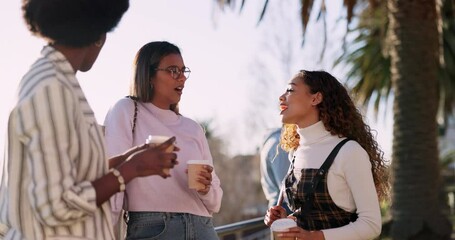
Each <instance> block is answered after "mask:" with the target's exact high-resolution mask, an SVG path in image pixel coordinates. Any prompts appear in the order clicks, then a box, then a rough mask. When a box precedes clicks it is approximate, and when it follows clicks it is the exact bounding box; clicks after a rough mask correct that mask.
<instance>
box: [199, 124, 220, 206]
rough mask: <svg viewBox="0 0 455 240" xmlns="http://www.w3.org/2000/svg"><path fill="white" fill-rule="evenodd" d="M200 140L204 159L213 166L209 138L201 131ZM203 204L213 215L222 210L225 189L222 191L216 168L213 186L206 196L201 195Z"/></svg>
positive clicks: (213, 174) (213, 175) (213, 173)
mask: <svg viewBox="0 0 455 240" xmlns="http://www.w3.org/2000/svg"><path fill="white" fill-rule="evenodd" d="M200 134H201V136H200V138H201V140H200V141H202V156H203V158H204V159H210V161H211V163H212V166H214V165H213V159H212V154H211V153H210V149H209V144H208V142H207V138H206V137H205V135H204V131H203V130H202V128H201V130H200ZM199 197H200V198H201V200H202V202H203V203H204V205H205V207H206V208H207V210H208V211H209V212H210V213H211V214H212V213H217V212H219V211H220V208H221V199H222V198H223V189H221V182H220V179H219V178H218V176H217V175H216V171H215V168H214V169H213V172H212V186H211V187H210V190H209V192H208V193H207V194H206V195H200V194H199Z"/></svg>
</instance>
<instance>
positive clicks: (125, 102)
mask: <svg viewBox="0 0 455 240" xmlns="http://www.w3.org/2000/svg"><path fill="white" fill-rule="evenodd" d="M134 108H135V107H134V101H133V100H132V99H129V98H126V97H124V98H121V99H119V100H117V102H115V103H114V105H112V107H111V109H110V111H116V112H117V111H121V112H126V111H134Z"/></svg>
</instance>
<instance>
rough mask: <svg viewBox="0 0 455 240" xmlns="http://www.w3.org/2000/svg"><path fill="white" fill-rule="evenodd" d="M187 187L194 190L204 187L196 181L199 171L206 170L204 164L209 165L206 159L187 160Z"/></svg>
mask: <svg viewBox="0 0 455 240" xmlns="http://www.w3.org/2000/svg"><path fill="white" fill-rule="evenodd" d="M187 165H188V166H187V167H188V188H190V189H194V190H196V191H199V190H203V189H205V185H204V184H202V183H200V182H198V179H199V173H200V172H204V171H206V170H205V169H204V166H205V165H209V166H211V164H210V162H209V161H208V160H188V162H187Z"/></svg>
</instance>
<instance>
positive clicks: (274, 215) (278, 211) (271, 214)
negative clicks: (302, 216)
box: [264, 206, 286, 227]
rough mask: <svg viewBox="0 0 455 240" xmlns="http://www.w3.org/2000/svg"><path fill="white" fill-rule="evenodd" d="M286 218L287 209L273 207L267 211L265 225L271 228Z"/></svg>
mask: <svg viewBox="0 0 455 240" xmlns="http://www.w3.org/2000/svg"><path fill="white" fill-rule="evenodd" d="M285 217H286V209H284V208H283V207H281V206H273V207H271V208H269V210H267V213H266V214H265V217H264V223H265V225H267V226H269V227H270V225H272V223H273V222H274V221H275V220H277V219H280V218H285Z"/></svg>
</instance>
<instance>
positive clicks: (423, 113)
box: [218, 0, 451, 239]
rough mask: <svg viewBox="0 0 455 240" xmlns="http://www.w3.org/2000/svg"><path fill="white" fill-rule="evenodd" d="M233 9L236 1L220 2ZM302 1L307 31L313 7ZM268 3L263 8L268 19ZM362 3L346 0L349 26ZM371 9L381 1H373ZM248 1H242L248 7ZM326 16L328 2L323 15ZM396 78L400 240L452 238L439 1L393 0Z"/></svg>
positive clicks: (395, 214) (396, 228) (395, 231)
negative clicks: (444, 196)
mask: <svg viewBox="0 0 455 240" xmlns="http://www.w3.org/2000/svg"><path fill="white" fill-rule="evenodd" d="M218 2H220V3H222V4H232V3H233V2H235V1H233V0H226V1H223V0H218ZM313 2H314V1H312V0H301V3H302V11H301V18H302V25H303V30H304V31H303V32H305V29H306V25H307V23H308V19H309V15H310V13H311V10H312V5H313ZM267 3H268V1H265V5H264V7H263V14H262V15H261V17H263V15H264V13H265V11H266V9H267ZM356 3H357V1H356V0H345V1H344V4H345V6H346V9H347V12H348V14H347V17H348V23H349V22H350V20H351V17H352V16H353V9H354V6H355V5H356ZM369 3H370V6H371V7H373V8H374V7H376V6H377V5H379V3H380V1H375V0H370V1H369ZM244 4H245V0H242V6H243V5H244ZM324 12H325V1H324V0H322V5H321V7H320V13H324ZM387 13H388V15H387V16H388V20H389V28H388V29H389V30H388V31H389V34H388V36H387V41H388V44H389V47H390V52H389V53H390V79H391V83H392V84H391V86H392V88H391V89H393V92H394V96H395V97H394V105H393V114H394V131H393V132H394V141H393V155H392V160H393V162H392V171H393V173H392V174H393V176H394V177H393V181H392V191H393V192H392V196H393V197H392V204H393V205H392V218H393V224H392V228H391V236H392V238H394V239H449V237H450V233H451V225H450V223H449V221H448V219H447V218H446V217H445V216H444V215H443V213H442V211H441V208H440V204H439V201H438V193H439V192H438V189H439V185H440V184H441V182H440V171H439V167H438V166H439V160H438V145H437V135H438V134H437V121H436V116H437V108H438V105H439V99H440V92H439V81H438V79H439V78H438V67H439V63H440V61H439V60H440V54H439V50H440V49H439V48H440V41H439V40H440V38H439V36H440V34H439V32H438V21H439V19H440V16H439V15H438V11H437V4H436V0H388V1H387Z"/></svg>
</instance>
